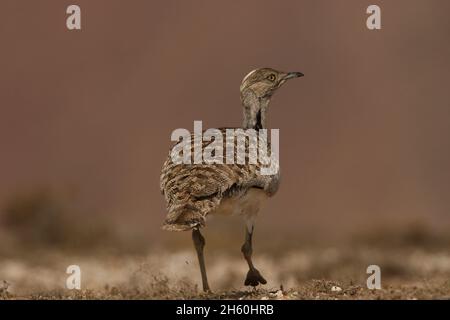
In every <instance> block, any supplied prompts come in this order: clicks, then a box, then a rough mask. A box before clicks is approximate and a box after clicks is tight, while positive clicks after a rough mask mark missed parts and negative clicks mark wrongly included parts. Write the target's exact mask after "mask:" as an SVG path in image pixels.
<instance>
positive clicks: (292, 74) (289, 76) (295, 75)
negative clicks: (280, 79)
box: [286, 72, 305, 79]
mask: <svg viewBox="0 0 450 320" xmlns="http://www.w3.org/2000/svg"><path fill="white" fill-rule="evenodd" d="M304 76H305V75H304V74H303V73H302V72H289V73H288V74H287V76H286V79H292V78H300V77H304Z"/></svg>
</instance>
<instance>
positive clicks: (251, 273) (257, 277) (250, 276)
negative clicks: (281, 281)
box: [244, 269, 267, 287]
mask: <svg viewBox="0 0 450 320" xmlns="http://www.w3.org/2000/svg"><path fill="white" fill-rule="evenodd" d="M266 283H267V281H266V279H264V277H263V276H262V275H261V274H260V273H259V271H258V270H257V269H250V270H248V273H247V277H246V278H245V282H244V285H246V286H253V287H256V286H257V285H259V284H266Z"/></svg>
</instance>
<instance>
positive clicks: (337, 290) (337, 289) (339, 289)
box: [331, 286, 342, 292]
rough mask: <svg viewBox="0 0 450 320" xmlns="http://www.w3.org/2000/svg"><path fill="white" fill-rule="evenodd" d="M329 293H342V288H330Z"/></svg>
mask: <svg viewBox="0 0 450 320" xmlns="http://www.w3.org/2000/svg"><path fill="white" fill-rule="evenodd" d="M331 291H333V292H340V291H342V288H341V287H337V286H332V287H331Z"/></svg>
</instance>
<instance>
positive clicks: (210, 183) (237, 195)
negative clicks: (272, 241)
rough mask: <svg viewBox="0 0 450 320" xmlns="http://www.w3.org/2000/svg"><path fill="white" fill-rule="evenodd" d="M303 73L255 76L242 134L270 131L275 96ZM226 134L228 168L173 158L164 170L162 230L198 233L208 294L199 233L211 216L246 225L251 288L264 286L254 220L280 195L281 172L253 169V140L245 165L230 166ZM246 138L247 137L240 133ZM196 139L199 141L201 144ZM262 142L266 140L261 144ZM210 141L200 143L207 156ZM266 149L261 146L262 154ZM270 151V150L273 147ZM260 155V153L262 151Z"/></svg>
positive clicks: (246, 94)
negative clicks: (254, 249)
mask: <svg viewBox="0 0 450 320" xmlns="http://www.w3.org/2000/svg"><path fill="white" fill-rule="evenodd" d="M300 76H303V74H301V73H299V72H290V73H285V72H280V71H276V70H274V69H270V68H262V69H257V70H254V71H252V72H250V73H249V74H248V75H247V76H246V77H245V78H244V79H243V81H242V84H241V86H240V91H241V102H242V105H243V109H244V120H243V128H242V129H254V130H260V129H264V128H266V122H267V117H266V116H267V109H268V106H269V102H270V98H271V97H272V95H273V93H274V92H275V91H276V90H277V89H278V88H279V87H280V86H281V85H282V84H283V83H285V82H286V81H287V80H288V79H291V78H295V77H300ZM220 132H222V133H223V136H224V139H223V151H224V152H223V164H218V163H213V164H205V163H201V164H175V163H174V162H173V161H172V158H171V156H170V153H169V157H168V158H167V160H166V162H165V163H164V165H163V169H162V172H161V179H160V188H161V192H162V193H163V194H164V196H165V199H166V203H167V210H168V214H167V217H166V220H165V222H164V225H163V228H164V229H165V230H170V231H185V230H191V229H193V230H194V231H193V240H194V244H195V246H196V249H197V253H198V255H199V262H200V268H201V270H202V280H203V288H204V290H209V286H208V283H207V279H206V270H205V266H204V261H203V246H204V239H203V237H202V236H201V234H200V231H199V228H200V227H204V226H205V221H206V218H207V217H208V215H212V214H240V215H242V216H243V217H244V219H245V220H246V224H247V231H246V242H245V244H244V245H243V247H242V252H243V253H244V257H245V258H246V260H247V262H248V264H249V268H250V270H249V274H248V275H247V279H246V281H245V284H246V285H253V286H255V285H258V284H259V283H265V280H264V278H262V276H261V275H260V274H259V272H258V270H256V268H254V267H253V264H252V263H251V238H252V237H251V236H252V232H253V228H254V219H255V217H256V215H257V213H258V210H259V208H260V204H261V202H262V200H263V199H264V198H266V197H270V196H272V195H273V194H275V192H276V191H277V189H278V185H279V177H280V175H279V170H277V171H276V172H274V173H273V174H271V175H262V174H261V167H262V165H261V164H260V163H256V164H250V163H249V161H248V160H249V157H248V154H249V153H250V152H251V151H252V149H251V146H252V145H251V144H249V143H248V142H249V141H248V139H247V141H246V144H245V148H246V162H245V164H236V158H235V162H234V163H235V164H226V159H225V155H226V152H227V150H226V139H225V133H226V128H222V129H220ZM240 134H241V135H243V134H244V132H243V131H242V130H241V132H240ZM196 139H197V140H196ZM198 139H199V137H196V136H194V134H192V135H191V140H192V144H191V149H192V155H193V154H194V151H193V147H194V141H199V140H198ZM260 139H262V138H260ZM237 141H238V140H237V139H235V140H234V145H235V148H234V153H235V156H236V153H237V151H238V148H237ZM211 143H212V142H211V141H201V144H202V146H203V148H202V150H205V148H206V147H207V146H208V145H209V144H211ZM261 147H266V146H264V145H263V144H259V146H258V149H260V148H261ZM269 150H270V146H269ZM258 152H260V150H258Z"/></svg>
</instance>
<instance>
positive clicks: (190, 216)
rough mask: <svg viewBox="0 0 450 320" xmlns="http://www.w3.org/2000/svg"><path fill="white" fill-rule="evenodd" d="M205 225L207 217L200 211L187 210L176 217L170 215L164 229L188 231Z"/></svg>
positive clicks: (163, 226)
mask: <svg viewBox="0 0 450 320" xmlns="http://www.w3.org/2000/svg"><path fill="white" fill-rule="evenodd" d="M204 226H205V217H204V216H203V215H202V214H200V213H198V212H185V213H183V214H181V215H179V216H178V217H177V218H176V219H173V218H170V217H168V218H167V219H166V221H164V224H163V225H162V229H163V230H166V231H188V230H191V229H194V228H201V227H204Z"/></svg>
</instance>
